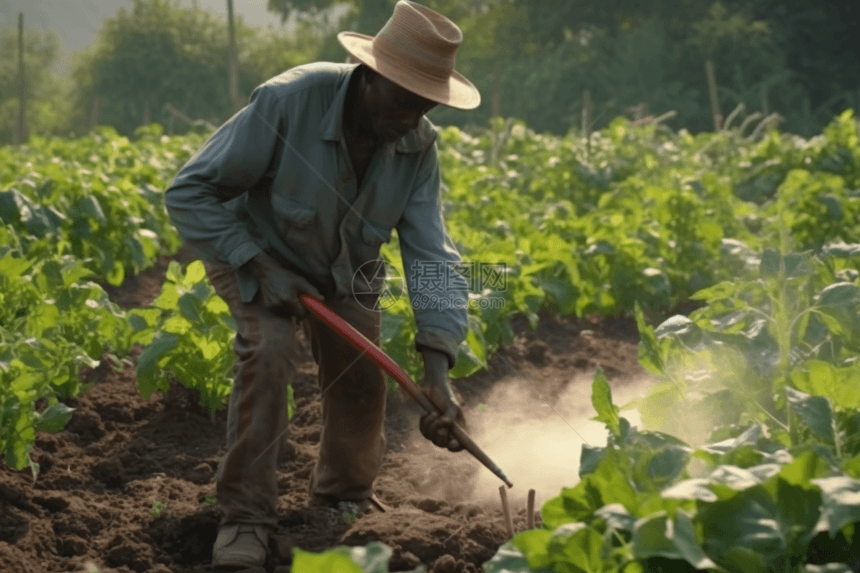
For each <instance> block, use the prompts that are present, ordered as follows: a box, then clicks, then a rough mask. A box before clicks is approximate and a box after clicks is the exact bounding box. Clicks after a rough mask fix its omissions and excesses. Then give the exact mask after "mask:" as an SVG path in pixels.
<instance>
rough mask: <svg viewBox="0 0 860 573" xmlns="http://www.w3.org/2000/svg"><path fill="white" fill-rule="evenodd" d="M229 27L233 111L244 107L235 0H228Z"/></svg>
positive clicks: (229, 65) (229, 66)
mask: <svg viewBox="0 0 860 573" xmlns="http://www.w3.org/2000/svg"><path fill="white" fill-rule="evenodd" d="M227 25H228V26H227V28H228V31H229V32H230V47H229V50H228V62H227V66H228V81H229V84H230V105H231V106H232V108H233V112H232V113H236V112H237V111H239V110H240V109H242V106H241V104H240V103H239V61H238V57H237V55H236V28H235V26H234V25H233V0H227Z"/></svg>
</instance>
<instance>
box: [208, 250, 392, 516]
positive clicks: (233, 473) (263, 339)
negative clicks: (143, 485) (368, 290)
mask: <svg viewBox="0 0 860 573" xmlns="http://www.w3.org/2000/svg"><path fill="white" fill-rule="evenodd" d="M204 266H205V267H206V273H207V274H208V275H209V280H210V282H211V283H212V286H213V287H214V288H215V291H216V292H217V293H218V295H219V296H220V297H221V298H222V299H224V302H226V303H227V305H228V306H229V307H230V312H231V314H232V315H233V318H234V319H235V320H236V325H237V332H236V339H235V341H234V344H233V348H234V350H235V352H236V356H237V361H236V364H235V366H234V368H233V378H234V382H233V390H232V394H231V395H230V402H229V406H228V410H227V445H228V451H227V454H226V456H225V457H224V459H223V460H222V461H221V462H220V464H219V466H218V471H217V473H216V476H215V484H216V496H217V498H218V505H219V507H221V509H222V510H223V511H224V517H223V518H222V520H221V525H226V524H230V523H257V524H261V525H269V526H273V527H274V526H276V525H277V519H278V516H277V502H278V486H277V481H276V476H275V469H276V466H277V459H278V450H279V447H280V444H281V442H282V441H283V440H284V439H285V437H284V436H282V437H281V438H278V436H279V435H280V434H281V433H282V432H283V431H284V430H285V429H286V427H287V422H288V420H287V394H286V384H287V383H290V382H292V381H293V379H294V377H295V375H296V371H297V368H298V366H299V364H300V362H301V357H300V353H299V348H298V344H297V340H296V333H297V329H298V328H299V322H298V321H297V320H296V318H295V317H293V316H289V315H287V314H280V313H278V312H274V311H271V310H269V309H267V308H266V307H265V306H264V305H263V304H262V302H261V295H260V294H258V295H256V296H255V297H254V299H253V301H251V303H250V304H245V303H243V302H242V299H241V296H240V294H239V284H238V281H237V279H236V274H235V271H234V270H233V268H232V267H231V266H229V265H222V264H215V263H208V262H207V263H204ZM377 298H378V295H357V296H352V295H350V296H347V297H341V298H337V299H327V300H326V301H324V302H325V304H326V305H327V306H328V307H329V308H330V309H332V310H333V311H334V312H335V313H337V314H338V316H340V317H341V318H343V319H344V320H346V321H347V322H348V323H349V324H351V325H352V326H354V327H355V328H357V329H358V331H359V332H361V333H362V334H363V335H365V336H366V337H367V338H368V339H370V340H372V341H373V342H374V343H375V344H377V345H378V344H379V332H380V313H379V311H378V310H371V309H374V308H375V302H376V299H377ZM356 299H357V300H356ZM302 323H303V324H302V325H301V326H302V327H303V328H304V331H305V333H306V335H307V337H308V340H309V341H310V343H311V349H312V352H313V356H314V360H315V361H316V363H317V364H318V365H319V375H318V382H319V386H320V391H321V392H322V418H323V419H322V423H323V428H322V434H321V436H320V450H319V459H318V460H317V463H316V466H315V467H314V470H313V472H312V473H311V477H310V483H309V493H310V494H322V495H330V496H334V497H336V498H339V499H344V500H355V501H358V500H363V499H366V498H369V497H370V496H371V494H372V493H373V482H374V480H375V479H376V476H377V475H378V474H379V471H380V469H381V468H382V458H383V455H384V453H385V447H386V441H385V433H384V424H385V400H386V386H385V376H384V374H383V372H382V371H381V370H380V369H379V367H378V366H376V364H374V363H373V361H372V360H371V359H370V358H369V357H368V356H367V355H363V356H361V357H359V356H360V352H359V351H357V350H356V349H355V348H354V347H353V346H351V345H350V344H349V343H348V342H347V341H346V340H344V339H343V338H341V337H340V335H338V334H337V333H336V332H334V331H333V330H332V329H330V328H329V327H328V326H326V325H325V323H323V322H322V321H320V320H319V319H318V318H316V316H314V315H312V314H311V313H310V311H308V312H307V317H306V318H305V319H304V320H303V321H302ZM270 446H271V447H270ZM267 448H268V449H267ZM264 450H265V451H264ZM261 453H262V455H261ZM258 456H259V459H256V458H257V457H258ZM255 459H256V461H255Z"/></svg>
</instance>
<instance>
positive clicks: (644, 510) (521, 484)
mask: <svg viewBox="0 0 860 573" xmlns="http://www.w3.org/2000/svg"><path fill="white" fill-rule="evenodd" d="M733 119H734V118H733V117H730V118H729V120H728V122H727V124H728V129H727V131H725V132H722V133H720V134H702V135H699V136H696V137H692V136H690V135H689V134H687V133H685V132H683V131H681V132H679V133H674V132H672V131H671V130H668V129H667V128H665V127H664V126H662V125H661V122H660V119H659V118H658V119H656V120H654V119H653V118H652V119H651V121H646V122H642V123H641V124H640V125H632V124H630V122H629V121H627V120H624V119H623V118H618V119H616V120H615V121H613V123H612V124H611V125H610V127H609V128H608V129H607V130H606V131H605V132H603V133H598V134H595V136H594V137H593V139H592V141H590V142H587V143H586V142H584V141H583V140H582V138H575V137H573V136H569V137H567V138H564V139H559V138H552V137H547V136H542V135H539V134H534V133H531V132H530V131H529V130H528V129H527V128H526V127H525V126H524V125H522V124H520V123H517V122H506V123H505V122H498V123H497V124H495V125H494V126H493V127H492V129H490V130H487V131H486V132H484V133H478V134H472V135H469V134H466V133H463V132H461V131H459V130H457V129H455V128H448V129H445V130H442V132H441V137H440V152H441V160H442V163H443V169H444V172H445V181H446V184H447V188H446V191H445V193H446V205H445V212H446V217H447V221H448V226H449V231H450V232H451V235H452V237H453V238H454V240H455V241H456V243H457V245H458V248H460V251H461V253H462V254H463V255H464V258H466V259H467V260H469V261H481V262H483V263H485V264H492V265H496V268H498V267H499V266H500V265H501V266H502V267H503V268H504V269H505V270H504V273H503V276H504V278H505V280H504V286H503V288H499V283H498V281H496V282H494V283H493V284H492V285H489V286H487V285H481V287H480V288H476V289H475V290H474V292H473V293H472V299H473V300H475V301H476V304H475V305H474V308H473V309H471V311H470V313H471V319H472V325H471V329H470V332H469V337H468V338H467V341H466V342H464V344H463V345H462V347H461V356H460V360H459V362H458V365H457V368H456V369H455V370H454V371H452V376H453V377H454V378H455V379H454V381H453V385H454V387H455V388H456V390H457V392H458V393H459V394H460V395H461V396H462V398H463V401H464V404H465V405H466V409H467V418H468V420H469V421H470V424H473V426H472V428H471V429H470V433H472V434H473V436H474V437H475V438H476V441H478V443H479V444H481V445H482V447H485V449H486V450H487V451H488V453H489V454H490V455H491V456H493V457H494V458H495V459H496V460H497V461H498V462H499V464H500V465H501V466H502V468H503V469H505V470H506V471H507V472H508V475H509V476H510V477H511V480H512V481H513V482H514V483H515V484H516V487H515V488H514V489H512V490H510V491H509V494H508V495H509V498H510V500H511V503H512V507H513V509H514V514H515V516H514V525H515V530H516V531H517V532H518V533H517V535H516V536H515V537H514V539H513V540H510V539H508V536H507V534H506V532H505V526H504V522H503V519H502V513H501V508H500V503H499V498H498V486H499V483H498V480H497V479H496V478H493V477H492V476H489V473H488V472H487V471H486V470H485V469H483V468H482V466H480V465H479V464H478V463H477V462H475V461H474V460H472V459H471V458H469V457H467V454H457V455H452V454H449V453H447V452H442V451H437V450H436V449H435V448H433V447H432V446H430V445H429V444H428V443H425V441H424V440H423V438H420V435H419V434H418V432H417V415H418V413H417V410H416V408H415V407H414V406H413V405H412V404H411V403H409V402H408V401H407V399H406V398H404V397H403V395H402V394H401V393H400V392H398V391H395V390H394V386H393V384H392V392H391V393H390V398H389V410H388V419H387V428H388V440H389V449H388V452H387V454H386V464H385V467H384V468H383V472H382V475H381V476H380V478H379V480H378V485H377V492H378V494H379V496H380V497H381V499H382V500H383V501H384V502H386V503H387V504H388V505H390V506H393V508H394V509H393V511H392V512H390V513H385V514H373V515H369V516H366V517H360V518H358V519H353V516H352V515H350V514H349V512H348V511H335V510H318V509H310V508H307V507H305V504H306V501H307V478H308V475H309V472H310V469H311V467H312V464H313V461H314V459H315V449H316V444H317V443H318V440H319V433H320V425H319V420H320V411H319V403H318V402H319V401H318V399H317V398H316V381H315V371H316V366H315V364H314V363H313V360H312V359H311V358H310V354H309V353H306V354H307V361H306V363H305V365H304V367H303V369H302V376H301V378H300V379H299V380H297V381H295V382H294V384H293V385H292V392H291V393H290V410H291V422H290V426H291V431H290V433H289V435H288V437H287V442H286V443H287V445H288V447H287V448H286V449H285V450H286V451H285V454H284V456H283V459H282V460H281V464H280V467H279V469H278V483H279V488H280V491H281V495H280V506H279V512H280V514H281V516H282V517H281V521H280V524H279V525H280V527H279V532H278V536H277V543H276V544H275V545H276V547H275V548H274V549H275V551H274V553H273V558H272V559H271V563H269V564H268V565H269V570H270V571H271V570H281V571H287V570H292V571H319V570H325V569H326V568H331V569H329V570H338V571H341V570H342V571H374V572H377V571H386V570H387V571H407V570H409V571H412V570H420V569H424V570H426V571H432V572H438V573H442V572H448V571H450V572H458V573H459V572H462V571H475V572H477V571H483V572H486V573H499V572H501V571H512V572H513V571H536V572H547V571H606V572H613V571H624V572H625V573H632V572H634V571H692V570H703V571H749V572H753V571H755V572H759V571H761V572H769V571H786V572H788V571H790V572H793V573H794V572H797V573H803V572H809V573H813V572H818V571H827V572H829V573H844V572H845V571H858V570H860V545H858V539H857V537H856V536H855V535H854V524H855V523H856V522H858V521H860V502H858V501H857V493H858V492H860V414H858V413H857V412H858V409H860V390H857V388H858V386H857V381H858V380H860V363H858V362H857V355H858V352H860V318H858V317H860V314H858V311H860V287H858V285H860V278H858V276H860V272H858V268H860V219H858V216H860V191H858V189H860V144H858V125H857V122H856V121H855V120H854V119H853V116H852V113H851V111H850V110H849V111H846V112H845V113H844V114H842V115H841V116H840V117H839V118H836V119H834V121H833V123H832V124H831V125H830V126H828V128H827V129H826V130H825V133H824V134H823V135H822V136H820V137H818V138H814V139H813V140H810V141H804V140H802V139H800V138H797V137H793V136H790V135H781V134H779V133H778V132H776V130H774V129H770V130H765V129H764V128H761V127H760V128H758V129H756V130H755V131H754V132H753V133H752V134H751V135H748V134H745V133H744V131H745V129H746V127H747V126H748V122H747V124H744V125H742V126H741V127H740V128H732V127H731V123H732V120H733ZM204 140H205V134H192V135H189V136H185V137H182V138H166V137H162V135H161V133H160V131H159V129H158V126H150V127H149V128H146V129H143V130H141V131H140V132H139V138H138V139H137V140H136V141H134V142H131V141H129V140H126V139H124V138H118V137H116V136H115V134H111V133H110V131H109V130H105V131H101V132H99V133H98V134H96V135H93V136H89V137H88V138H84V139H82V140H79V141H74V142H68V141H51V142H48V141H43V140H42V141H36V142H34V144H33V145H32V146H31V149H28V150H25V151H24V152H22V153H21V154H20V155H19V154H18V152H15V151H13V150H11V149H2V150H0V172H2V173H4V176H3V177H4V179H0V219H2V221H3V226H2V227H0V234H3V237H2V238H3V239H4V240H3V241H0V244H2V245H4V246H3V247H0V282H2V284H3V290H2V291H0V292H2V305H0V307H2V308H0V335H2V336H0V415H2V417H0V451H2V452H4V453H5V462H6V466H4V467H2V468H0V506H2V514H0V568H2V569H3V570H4V571H7V570H8V571H28V572H29V571H33V572H36V571H83V570H86V569H85V567H87V566H88V564H90V563H92V564H94V565H96V566H98V567H100V568H101V570H102V571H108V570H112V571H113V570H115V571H175V572H186V571H207V570H209V569H208V562H209V560H210V558H211V547H212V542H213V541H214V537H215V533H216V529H217V519H218V505H217V500H215V499H213V498H212V497H211V496H212V494H213V493H214V484H213V472H214V469H215V467H216V465H217V463H218V461H219V459H220V458H221V457H222V456H223V454H224V445H225V441H226V440H225V430H224V428H225V421H226V410H225V409H224V408H223V406H224V403H225V400H226V398H227V396H229V390H230V370H231V368H232V362H233V357H232V352H231V350H230V337H231V328H232V323H231V320H232V319H231V318H230V317H229V313H227V311H226V305H224V304H223V301H220V299H218V297H217V296H215V295H214V293H213V291H212V289H211V286H210V285H209V284H208V280H207V279H206V278H205V275H203V274H202V272H201V267H200V265H199V263H197V262H195V257H194V256H193V254H192V253H190V252H189V251H188V250H185V249H181V248H180V241H179V238H178V237H177V236H176V234H175V231H173V230H172V228H171V227H170V225H169V222H168V220H167V217H166V213H165V212H164V209H163V205H162V203H161V198H160V191H161V190H163V188H164V187H165V185H166V184H167V182H168V180H169V177H170V176H171V175H172V173H173V172H175V170H176V168H178V167H179V166H180V165H181V164H182V163H183V162H184V161H185V160H186V159H187V158H188V157H189V156H190V154H191V153H193V152H194V151H195V150H196V149H197V147H199V145H200V144H201V143H202V142H203V141H204ZM6 173H8V174H9V175H5V174H6ZM476 206H479V207H480V208H475V207H476ZM398 252H399V251H398V249H397V241H396V238H395V239H394V240H393V241H392V243H391V244H389V245H387V246H385V248H384V250H383V256H384V257H385V258H386V260H387V261H388V262H389V263H390V264H391V265H392V267H394V268H399V267H398V265H399V256H398ZM399 270H400V271H401V272H402V268H399ZM494 300H495V301H501V302H502V303H503V304H483V303H485V302H488V301H494ZM410 314H411V311H410V310H409V307H408V304H407V303H406V301H405V300H401V301H400V303H399V304H398V305H397V306H394V307H393V308H391V309H389V310H388V311H386V313H385V314H384V316H383V329H384V331H385V332H386V333H387V335H386V336H384V337H383V338H384V348H385V350H386V351H387V352H388V353H389V354H390V355H391V356H392V357H394V358H395V360H397V361H398V363H400V364H401V365H402V366H404V367H405V368H406V369H407V370H408V371H409V372H410V374H412V375H413V378H416V379H417V378H420V376H419V374H420V358H419V357H418V356H416V354H415V352H414V351H413V350H412V349H411V345H410V342H411V338H412V336H414V324H412V323H411V321H410V318H411V317H410ZM589 398H590V399H589ZM595 414H596V415H595ZM594 426H597V427H598V429H599V431H597V432H595V431H594V430H593V428H594ZM583 434H585V435H584V436H583ZM529 488H534V489H536V490H537V492H538V496H537V497H538V505H537V507H538V508H539V516H538V521H537V527H536V528H535V529H534V530H530V531H525V529H526V515H525V513H526V511H525V509H524V508H525V493H526V491H527V490H528V489H529ZM347 509H348V508H347ZM379 542H381V543H382V544H384V546H383V545H380V543H379ZM334 547H341V549H331V548H334ZM347 547H348V548H352V549H351V550H349V549H346V548H347ZM386 547H387V549H386ZM290 567H292V569H290Z"/></svg>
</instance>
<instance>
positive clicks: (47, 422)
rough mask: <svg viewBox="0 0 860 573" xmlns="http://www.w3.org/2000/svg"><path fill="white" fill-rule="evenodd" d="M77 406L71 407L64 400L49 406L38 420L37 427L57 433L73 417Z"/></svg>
mask: <svg viewBox="0 0 860 573" xmlns="http://www.w3.org/2000/svg"><path fill="white" fill-rule="evenodd" d="M74 411H75V408H69V407H68V406H66V405H65V404H63V403H62V402H56V403H55V404H52V405H51V406H48V407H47V408H46V409H45V411H44V412H42V413H41V414H40V415H39V416H38V418H37V421H36V429H38V430H41V431H43V432H49V433H52V434H53V433H56V432H59V431H60V430H62V429H63V428H64V427H65V425H66V423H67V422H68V421H69V420H70V419H71V417H72V413H73V412H74Z"/></svg>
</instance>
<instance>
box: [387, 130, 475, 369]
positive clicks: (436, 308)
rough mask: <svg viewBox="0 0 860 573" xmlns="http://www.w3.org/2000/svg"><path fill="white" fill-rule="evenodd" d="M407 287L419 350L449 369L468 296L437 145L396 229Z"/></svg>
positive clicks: (466, 319) (466, 314) (466, 315)
mask: <svg viewBox="0 0 860 573" xmlns="http://www.w3.org/2000/svg"><path fill="white" fill-rule="evenodd" d="M397 234H398V237H399V239H400V254H401V256H402V258H403V269H404V271H405V272H406V285H407V289H408V292H409V298H410V300H411V302H412V310H413V312H414V314H415V324H416V327H417V331H418V332H417V334H416V335H415V349H416V350H418V351H419V352H420V351H421V349H422V348H423V347H428V348H432V349H434V350H438V351H440V352H444V353H445V354H446V355H447V356H448V363H449V368H453V367H454V365H455V364H456V362H457V356H458V355H459V347H460V343H461V342H462V341H463V340H464V339H465V338H466V333H467V330H468V324H469V310H468V300H469V292H468V285H467V284H466V280H465V279H464V278H463V277H462V275H460V273H459V272H458V271H457V270H456V268H457V266H458V265H459V264H460V263H461V262H462V259H461V258H460V254H459V253H458V252H457V249H456V247H455V246H454V243H453V241H452V240H451V237H450V236H449V235H448V231H447V229H446V228H445V221H444V217H443V214H442V174H441V170H440V167H439V155H438V150H437V147H436V144H435V143H433V145H432V148H431V149H430V150H429V151H428V152H427V153H426V155H425V158H424V161H423V162H422V167H421V168H420V169H419V173H418V177H417V179H416V185H415V188H414V189H413V192H412V195H411V197H410V199H409V202H408V203H407V205H406V209H405V210H404V212H403V216H402V218H401V219H400V221H399V223H398V225H397Z"/></svg>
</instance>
